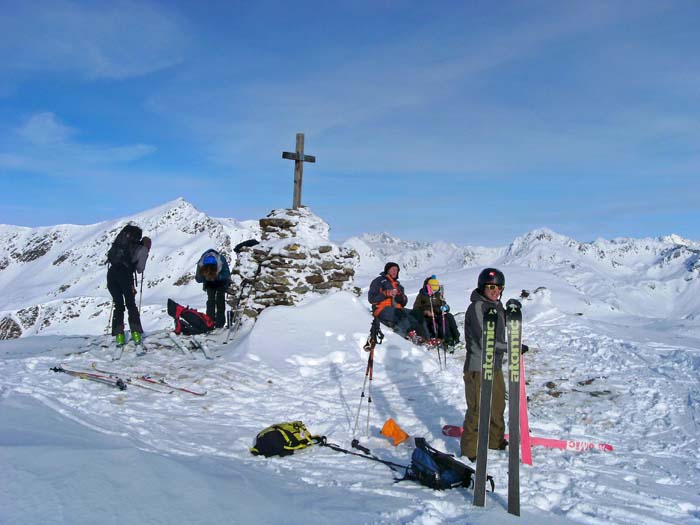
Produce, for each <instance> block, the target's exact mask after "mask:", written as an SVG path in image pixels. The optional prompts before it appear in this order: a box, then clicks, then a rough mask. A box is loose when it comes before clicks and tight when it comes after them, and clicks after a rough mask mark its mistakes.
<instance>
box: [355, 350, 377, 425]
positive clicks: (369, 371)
mask: <svg viewBox="0 0 700 525" xmlns="http://www.w3.org/2000/svg"><path fill="white" fill-rule="evenodd" d="M373 368H374V347H372V348H371V349H370V350H369V357H368V358H367V368H366V369H365V380H364V382H363V383H362V393H361V394H360V404H359V405H358V407H357V414H356V415H355V428H353V431H352V435H353V438H354V437H356V436H357V424H358V423H359V421H360V410H362V400H363V399H364V398H365V386H366V385H367V378H369V380H370V386H369V388H368V389H367V434H368V435H369V410H370V404H371V403H372V393H371V388H372V369H373Z"/></svg>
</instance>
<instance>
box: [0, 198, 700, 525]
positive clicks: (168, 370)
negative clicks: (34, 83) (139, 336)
mask: <svg viewBox="0 0 700 525" xmlns="http://www.w3.org/2000/svg"><path fill="white" fill-rule="evenodd" d="M127 220H133V221H134V222H137V223H139V224H141V225H142V226H143V227H144V230H145V233H146V234H148V235H150V236H152V237H153V241H154V244H153V250H152V254H151V259H150V260H149V263H148V266H147V269H146V280H145V284H144V296H143V310H144V319H145V321H146V322H145V324H146V337H145V344H146V347H147V348H148V352H147V353H146V355H145V356H142V357H137V356H136V355H135V353H134V352H133V349H127V351H125V353H124V356H123V357H122V358H121V359H120V360H118V361H112V358H113V356H114V352H113V349H112V348H111V347H110V342H111V337H109V336H100V335H95V334H100V333H102V331H103V328H104V326H105V325H106V323H107V313H108V310H109V303H110V300H109V296H108V294H107V291H106V290H105V288H104V281H105V269H106V268H105V265H104V256H105V253H106V251H107V248H108V247H109V243H110V242H111V239H112V238H113V237H114V235H115V234H116V232H117V231H118V229H119V228H120V227H121V225H122V224H124V223H125V222H126V221H127ZM258 227H259V223H258V221H243V222H238V221H235V220H233V219H213V218H209V217H207V216H206V215H205V214H203V213H201V212H199V211H197V210H196V209H194V208H193V207H192V206H191V205H190V204H188V203H187V202H185V201H183V200H181V199H179V200H176V201H173V202H170V203H167V204H165V205H163V206H161V207H158V208H156V209H154V210H149V211H146V212H143V213H141V214H137V215H135V216H133V217H127V218H124V219H120V220H117V221H111V222H108V223H101V224H97V225H91V226H56V227H52V228H35V229H28V228H17V227H12V226H2V227H0V239H2V240H3V241H4V242H3V245H2V248H1V250H2V251H0V267H1V268H2V269H1V270H0V292H1V293H0V313H1V315H2V318H3V319H5V320H8V321H3V323H5V326H10V328H11V323H10V321H11V322H12V323H17V324H18V326H19V325H20V324H21V327H22V329H23V330H26V331H25V333H24V335H25V336H23V337H21V338H19V339H17V340H6V341H0V421H2V425H0V464H2V466H3V468H2V469H0V523H23V524H24V523H27V524H42V525H45V524H64V523H71V524H76V525H82V524H86V525H87V524H89V523H95V522H99V523H153V524H170V523H188V524H207V525H209V524H212V525H214V524H219V523H289V524H297V523H298V524H302V523H303V524H309V523H323V524H324V525H327V524H339V525H340V524H343V525H345V524H365V523H367V524H369V523H372V524H386V525H394V524H396V523H402V524H439V523H479V524H483V525H491V524H493V525H496V524H498V525H500V524H503V523H519V524H522V525H534V524H537V525H541V524H548V525H552V524H570V523H584V524H604V523H605V524H607V523H614V524H641V525H657V524H661V523H663V524H674V525H688V524H691V523H698V522H699V520H700V495H699V494H698V491H697V487H698V486H699V485H700V469H698V465H700V448H699V447H698V445H697V444H698V441H697V436H698V432H699V431H700V318H699V317H698V316H697V312H698V311H700V303H699V301H700V293H698V292H699V291H700V290H698V282H699V280H700V279H698V272H699V270H698V251H699V250H700V246H699V244H698V242H697V241H690V240H686V239H682V238H679V237H677V236H668V237H664V238H660V239H617V240H612V241H605V240H597V241H595V242H591V243H581V242H578V241H575V240H573V239H569V238H567V237H564V236H561V235H558V234H556V233H553V232H551V231H548V230H537V231H534V232H531V233H528V234H526V235H524V236H522V237H519V238H518V239H515V240H514V242H513V243H512V244H511V245H509V246H507V247H503V248H498V249H493V248H473V247H460V246H456V245H452V244H447V243H434V244H421V243H412V242H407V241H401V240H399V239H396V238H394V237H391V236H388V235H386V234H382V235H364V236H362V237H358V238H353V239H350V240H348V241H347V242H346V246H348V247H352V248H354V249H356V250H357V251H358V252H359V253H360V260H359V263H358V267H357V269H358V271H357V273H356V276H355V277H356V280H355V282H356V284H357V285H358V286H361V287H364V288H365V292H366V287H367V285H368V283H369V280H370V279H371V278H373V277H374V276H375V275H376V274H377V273H378V272H379V271H380V270H381V269H382V268H383V265H384V263H385V262H386V260H394V261H397V262H399V264H401V265H402V268H403V269H402V273H401V281H402V283H403V284H404V285H405V286H406V290H407V291H408V292H409V294H410V295H415V293H416V292H417V290H418V288H419V287H420V286H421V284H422V282H423V279H424V278H425V277H426V276H427V275H430V274H433V273H435V274H437V275H438V278H439V279H440V281H441V282H442V283H443V284H444V285H445V289H446V294H447V298H448V300H449V302H450V304H451V306H452V308H453V310H452V311H453V312H455V313H457V315H458V316H459V314H460V313H461V312H463V311H464V309H465V308H466V306H467V301H468V297H469V293H470V292H471V290H472V289H473V287H474V284H475V281H476V276H477V274H478V272H479V271H480V270H481V268H482V267H484V266H485V265H494V266H497V267H499V268H501V269H502V270H503V271H504V272H505V274H506V280H507V286H506V290H505V294H504V299H507V298H510V297H519V296H521V295H522V296H525V295H526V297H523V300H522V302H523V312H524V331H523V340H524V341H525V342H526V343H527V344H529V346H530V351H529V352H528V353H527V354H525V358H524V360H525V367H526V374H527V378H528V381H527V398H528V399H529V413H530V427H531V430H532V435H533V436H537V437H550V438H559V439H578V440H585V441H595V442H605V443H610V444H612V445H613V446H614V451H613V452H600V451H597V450H596V451H588V452H574V451H570V450H553V449H548V448H544V447H534V448H533V450H532V454H533V465H532V466H528V465H522V466H521V475H520V486H521V512H522V514H521V517H519V518H514V517H512V516H509V515H508V514H507V513H506V494H507V491H506V483H507V479H508V458H507V455H506V454H504V453H503V452H500V451H491V452H490V453H489V463H488V472H489V474H490V475H492V476H493V477H494V480H495V482H496V489H495V492H489V493H488V494H487V499H486V506H485V507H484V508H479V507H474V506H473V505H472V504H471V497H472V492H471V491H470V490H468V489H462V488H460V489H453V490H447V491H434V490H431V489H429V488H427V487H424V486H421V485H419V484H417V483H414V482H411V481H404V482H401V483H398V484H397V483H395V482H394V478H395V477H397V476H400V475H401V474H402V472H400V473H396V472H392V471H390V470H389V469H388V468H387V467H386V466H385V465H383V464H380V463H377V462H373V461H368V460H367V458H366V457H364V458H362V457H356V456H350V455H346V454H341V453H338V452H335V451H332V450H329V449H328V448H321V447H311V448H309V449H306V450H303V451H300V452H298V453H295V454H294V455H292V456H288V457H283V458H279V457H278V458H263V457H254V456H252V455H251V454H250V452H249V447H250V446H251V445H252V442H253V439H254V437H255V435H256V434H257V433H258V432H259V431H260V430H262V429H263V428H265V427H267V426H268V425H271V424H273V423H279V422H283V421H294V420H302V421H304V423H306V425H307V426H308V428H309V429H310V430H311V431H312V432H314V433H317V434H322V435H325V436H327V437H328V440H329V441H330V442H333V443H337V444H339V445H340V446H342V447H344V448H347V449H350V448H351V443H352V441H353V440H354V439H359V440H360V442H361V443H362V445H363V446H366V447H368V448H370V449H371V451H372V454H374V455H375V456H377V457H379V458H380V459H383V460H386V461H390V462H393V463H396V464H400V465H407V464H408V463H409V462H410V458H411V453H412V450H413V443H412V440H408V441H406V442H404V443H402V444H401V445H398V446H394V445H392V444H391V443H390V442H389V441H388V440H386V439H385V438H384V437H382V436H381V435H380V433H379V430H380V429H381V427H382V425H383V423H384V422H385V421H386V420H387V419H388V418H392V419H394V420H395V421H396V422H397V423H398V424H399V425H400V426H401V427H402V428H403V429H404V430H405V431H406V432H407V433H408V434H410V435H411V436H412V437H416V436H422V437H425V438H426V439H427V440H428V442H429V443H430V444H431V445H433V446H434V447H436V448H438V449H440V450H443V451H447V452H449V453H452V454H456V455H458V454H459V442H458V441H457V440H456V439H453V438H448V437H446V436H443V435H442V433H441V427H442V425H444V424H460V423H461V422H462V418H463V416H464V409H465V400H464V384H463V381H462V367H463V364H464V354H463V353H460V352H456V353H455V354H452V355H449V354H448V355H447V356H446V357H447V358H446V360H445V361H442V362H440V361H439V360H438V359H437V357H436V355H435V352H434V350H431V351H428V350H427V349H426V348H425V347H416V346H414V345H412V344H411V343H409V342H408V341H406V340H404V339H403V338H401V337H399V336H398V335H397V334H395V333H393V332H392V331H390V330H388V329H385V330H384V333H385V336H386V338H385V340H384V341H383V344H382V345H380V346H378V347H377V351H376V355H375V360H374V365H373V366H374V367H373V381H370V383H369V388H368V390H367V391H368V392H371V396H369V397H371V399H372V403H371V410H370V408H369V406H368V405H369V404H368V403H366V399H367V396H365V395H364V393H365V389H364V388H365V387H364V384H365V383H363V381H366V379H367V375H366V373H367V368H366V366H367V363H368V354H367V353H366V352H364V351H363V349H362V346H363V344H364V342H365V340H366V338H367V332H368V329H369V326H370V322H371V315H370V313H369V311H368V306H369V305H368V303H367V301H366V294H363V295H362V296H361V297H357V296H355V295H354V294H352V293H349V292H346V291H339V292H337V293H332V294H328V295H324V296H322V295H316V296H312V297H311V298H310V299H309V300H307V301H304V302H303V303H302V304H300V305H297V306H274V307H269V308H267V309H265V310H263V311H262V313H261V314H260V316H259V317H258V319H257V322H256V324H254V325H252V324H251V325H250V326H246V327H245V329H244V330H241V331H240V332H239V333H237V334H235V335H234V336H233V337H232V339H230V340H229V339H228V337H227V333H226V331H225V330H223V331H222V330H217V331H214V332H211V333H209V334H207V336H206V338H205V341H206V343H207V345H208V346H209V349H210V354H211V355H210V357H212V359H206V358H205V357H204V355H202V353H199V352H196V351H192V352H187V351H186V352H179V351H178V350H177V348H176V347H175V345H174V343H173V342H172V340H171V339H170V338H169V336H168V334H169V332H170V331H171V330H170V328H171V322H170V320H169V318H168V317H167V316H165V314H164V313H163V309H164V306H165V299H166V298H167V297H169V296H173V297H174V298H176V299H179V300H182V302H187V301H188V298H189V302H190V304H193V305H201V304H202V303H203V294H202V292H201V289H200V288H199V286H197V285H196V284H194V283H193V282H192V279H191V273H192V270H193V267H194V261H195V260H196V258H197V257H198V255H199V254H200V253H201V252H202V251H203V250H204V249H206V248H208V247H210V246H215V247H220V248H222V249H224V250H229V251H230V249H231V246H233V245H235V244H236V243H237V242H239V241H241V240H244V239H247V238H251V237H257V236H258V234H259V233H260V231H259V230H258V229H257V228H258ZM522 290H526V291H527V292H528V293H527V294H523V293H522ZM6 333H7V334H10V330H9V329H8V331H7V332H6ZM36 334H40V335H42V336H41V337H36V336H34V335H36ZM65 334H76V335H65ZM61 363H63V365H64V366H65V367H66V368H72V369H76V370H84V371H86V372H88V373H90V372H94V371H95V370H94V367H97V368H101V369H105V370H111V371H112V375H116V376H119V377H123V378H125V380H126V382H127V383H126V384H128V388H127V389H126V390H117V389H115V388H111V387H110V386H109V385H105V384H101V383H99V382H93V381H89V380H83V379H80V378H78V377H74V376H68V375H66V374H63V373H55V372H53V371H51V369H52V368H56V367H57V365H60V364H61ZM93 365H94V367H93ZM143 375H147V376H148V377H150V378H151V379H152V380H154V381H155V382H156V383H158V379H160V378H162V379H163V380H165V381H166V382H168V383H169V384H170V385H173V386H178V387H180V388H184V389H187V390H189V391H190V392H198V393H199V394H203V393H204V392H205V391H206V394H205V395H193V394H191V393H188V392H187V391H184V390H174V389H172V392H171V391H170V390H171V388H170V387H168V386H167V385H166V386H163V385H162V384H160V383H159V384H158V385H156V387H155V390H154V389H149V388H147V386H152V385H153V383H147V385H144V384H143V381H139V380H138V377H141V376H143ZM137 384H139V385H141V386H140V387H139V386H137ZM144 386H146V387H145V388H142V387H144ZM370 389H371V390H370ZM360 408H361V409H362V410H361V411H360ZM357 421H359V425H358V424H357V423H356V422H357ZM355 451H357V450H355ZM465 461H466V460H465Z"/></svg>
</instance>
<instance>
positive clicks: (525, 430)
mask: <svg viewBox="0 0 700 525" xmlns="http://www.w3.org/2000/svg"><path fill="white" fill-rule="evenodd" d="M532 444H533V443H532V438H531V437H530V423H529V420H528V417H527V392H526V391H525V361H524V360H523V354H520V461H522V463H523V465H532Z"/></svg>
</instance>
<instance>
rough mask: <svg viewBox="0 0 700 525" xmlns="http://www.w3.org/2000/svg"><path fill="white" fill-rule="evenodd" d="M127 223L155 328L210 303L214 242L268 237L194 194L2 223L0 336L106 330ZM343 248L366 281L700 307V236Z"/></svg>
mask: <svg viewBox="0 0 700 525" xmlns="http://www.w3.org/2000/svg"><path fill="white" fill-rule="evenodd" d="M127 222H134V223H136V224H138V225H140V226H141V227H142V228H143V230H144V234H145V235H148V236H150V237H151V238H152V239H153V248H152V251H151V256H150V258H149V262H148V265H147V267H146V272H145V279H144V283H143V289H144V294H143V305H142V310H143V317H144V322H145V328H146V330H149V329H154V328H160V327H163V326H166V325H168V324H169V319H168V318H167V317H164V315H163V312H164V306H165V302H166V300H167V298H168V297H173V298H175V299H177V300H178V301H179V302H182V303H188V304H193V305H198V306H202V305H203V302H204V296H203V294H202V292H201V287H200V285H198V284H197V283H195V282H194V281H193V271H194V265H195V263H196V261H197V259H198V257H199V255H200V254H201V253H202V252H203V251H204V250H206V249H208V248H212V247H213V248H216V249H219V250H221V251H223V252H224V253H226V254H228V255H229V257H233V252H232V250H233V247H234V246H235V245H236V244H237V243H239V242H241V241H243V240H246V239H250V238H259V236H260V226H259V223H258V220H246V221H238V220H235V219H230V218H213V217H209V216H207V215H206V214H205V213H202V212H200V211H199V210H197V209H196V208H195V207H194V206H192V205H191V204H190V203H188V202H186V201H185V200H184V199H176V200H174V201H171V202H168V203H165V204H163V205H162V206H158V207H156V208H153V209H151V210H147V211H144V212H142V213H139V214H136V215H132V216H129V217H124V218H122V219H118V220H114V221H107V222H102V223H98V224H93V225H87V226H77V225H58V226H51V227H41V228H26V227H19V226H9V225H0V337H1V338H7V337H13V336H17V335H20V334H21V335H22V336H26V335H36V334H99V333H101V332H102V331H103V330H104V328H105V327H106V324H107V319H108V313H109V309H110V306H111V298H110V296H109V293H108V292H107V289H106V269H107V266H106V253H107V250H108V249H109V246H110V245H111V242H112V240H113V239H114V237H115V236H116V234H117V232H118V231H119V230H120V229H121V227H122V226H123V225H124V224H126V223H127ZM331 226H332V225H331ZM343 246H345V247H349V248H353V249H355V250H356V251H357V252H358V254H359V256H360V263H359V265H358V267H357V268H356V281H357V284H358V285H359V286H365V285H366V284H367V282H368V281H369V279H370V278H372V277H374V276H375V275H376V274H377V273H379V272H380V271H381V270H382V269H383V267H384V264H385V263H386V262H387V261H389V260H393V261H396V262H397V263H399V264H400V265H401V267H402V278H406V277H410V276H414V277H416V278H418V277H421V276H423V275H426V274H429V273H430V272H436V271H442V272H445V271H456V270H460V269H464V268H472V267H482V266H486V265H494V266H504V267H522V268H528V269H531V270H536V271H538V272H546V273H549V274H550V275H551V276H552V279H561V280H564V281H566V282H567V283H568V284H570V285H572V286H574V287H576V289H577V290H579V291H580V292H581V293H582V294H588V295H590V296H591V297H596V298H597V299H598V300H602V301H605V302H607V303H608V304H611V305H613V306H614V307H616V308H618V309H620V310H625V311H628V312H630V313H634V314H636V315H648V316H651V317H663V316H664V315H668V316H676V317H678V318H686V319H695V318H696V316H697V315H698V314H697V313H696V312H697V309H698V306H699V305H700V299H699V298H700V285H699V284H698V283H699V282H700V279H699V276H700V242H698V241H691V240H688V239H683V238H681V237H679V236H677V235H669V236H666V237H661V238H644V239H631V238H622V239H614V240H603V239H599V240H596V241H594V242H588V243H583V242H579V241H576V240H574V239H571V238H568V237H565V236H563V235H559V234H557V233H555V232H552V231H550V230H547V229H538V230H535V231H532V232H530V233H528V234H526V235H523V236H521V237H518V238H516V239H515V240H514V241H513V242H512V243H511V244H510V245H509V246H506V247H502V248H483V247H473V246H459V245H456V244H453V243H447V242H435V243H419V242H413V241H403V240H400V239H398V238H396V237H393V236H391V235H389V234H387V233H381V234H364V235H362V236H359V237H353V238H351V239H348V240H347V241H345V243H344V244H343Z"/></svg>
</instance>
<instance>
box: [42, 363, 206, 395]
mask: <svg viewBox="0 0 700 525" xmlns="http://www.w3.org/2000/svg"><path fill="white" fill-rule="evenodd" d="M50 370H51V371H52V372H62V373H64V374H67V375H70V376H73V377H79V378H80V379H87V380H88V381H93V382H95V383H101V384H103V385H107V386H111V387H113V388H117V389H119V390H126V389H127V386H128V385H132V386H136V387H139V388H143V389H146V390H151V391H153V392H158V393H160V394H172V393H173V392H175V391H179V392H184V393H187V394H192V395H194V396H204V395H206V393H207V392H206V391H204V392H198V391H196V390H190V389H189V388H185V387H181V386H177V385H173V384H171V383H169V382H168V381H166V380H165V378H159V379H155V378H153V377H151V376H149V375H147V374H143V375H139V376H137V377H129V376H127V375H126V374H123V373H121V372H117V371H113V370H104V369H101V368H99V367H98V366H97V363H92V370H76V369H74V368H70V367H67V366H66V365H65V364H60V365H58V366H54V367H53V368H50Z"/></svg>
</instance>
